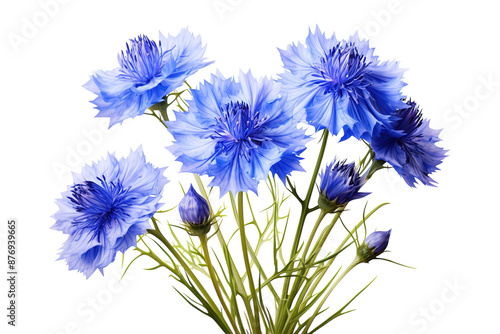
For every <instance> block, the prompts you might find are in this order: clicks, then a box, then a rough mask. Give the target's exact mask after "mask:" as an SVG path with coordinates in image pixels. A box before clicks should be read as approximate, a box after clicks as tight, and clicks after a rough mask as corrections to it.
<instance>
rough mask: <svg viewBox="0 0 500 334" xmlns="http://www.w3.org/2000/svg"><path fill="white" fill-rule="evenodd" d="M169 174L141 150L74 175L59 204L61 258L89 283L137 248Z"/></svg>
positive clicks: (148, 225) (89, 166)
mask: <svg viewBox="0 0 500 334" xmlns="http://www.w3.org/2000/svg"><path fill="white" fill-rule="evenodd" d="M164 170H165V168H155V167H153V165H151V164H150V163H147V162H146V159H145V157H144V154H143V152H142V148H139V149H137V150H136V151H135V152H131V153H130V155H129V156H128V157H127V158H122V159H119V160H118V159H116V158H115V157H114V156H113V155H109V154H108V156H107V157H106V158H104V159H103V160H100V161H99V162H97V163H94V164H92V165H86V166H85V167H84V168H83V169H82V172H81V174H73V181H74V184H73V185H72V186H69V187H68V190H67V191H65V192H63V193H62V198H61V199H58V200H57V205H58V206H59V210H58V211H57V212H56V213H55V214H54V218H55V220H56V223H55V224H54V225H53V226H52V228H53V229H55V230H58V231H62V232H63V233H65V234H68V239H67V241H66V242H65V243H64V245H63V246H62V248H61V252H60V257H59V259H60V260H65V261H66V262H67V264H68V266H69V269H70V270H77V271H79V272H81V273H83V274H84V275H85V276H86V277H87V278H88V277H90V276H91V275H92V274H93V273H94V272H95V270H96V269H99V270H100V271H101V273H102V272H103V268H104V267H106V266H107V265H109V264H110V263H111V262H113V261H114V259H115V256H116V253H117V252H122V253H123V252H125V251H126V250H127V249H128V248H130V247H132V246H135V245H136V236H137V235H141V234H144V233H146V229H147V228H149V227H150V224H149V219H150V218H151V217H152V216H153V214H154V213H155V212H156V211H157V210H158V208H159V207H160V206H161V204H159V203H158V202H159V200H160V198H161V193H162V190H163V187H164V185H165V184H166V183H167V182H168V181H167V179H166V178H165V177H164V176H163V171H164Z"/></svg>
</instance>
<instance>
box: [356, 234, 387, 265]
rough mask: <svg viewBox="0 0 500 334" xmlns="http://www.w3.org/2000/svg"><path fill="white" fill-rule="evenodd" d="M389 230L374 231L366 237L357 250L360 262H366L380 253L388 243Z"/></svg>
mask: <svg viewBox="0 0 500 334" xmlns="http://www.w3.org/2000/svg"><path fill="white" fill-rule="evenodd" d="M391 231H392V230H389V231H385V232H384V231H376V232H373V233H372V234H370V235H369V236H368V237H366V239H365V242H363V244H362V245H360V246H359V247H358V250H357V253H358V258H359V260H360V262H365V263H368V262H369V261H371V260H373V259H374V258H376V257H377V256H379V255H380V254H382V253H383V252H384V251H385V249H386V248H387V245H388V244H389V237H390V236H391Z"/></svg>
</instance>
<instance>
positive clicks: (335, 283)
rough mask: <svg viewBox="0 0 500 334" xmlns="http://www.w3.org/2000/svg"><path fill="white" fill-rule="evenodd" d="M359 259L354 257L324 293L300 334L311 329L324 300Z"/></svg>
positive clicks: (305, 333) (304, 333)
mask: <svg viewBox="0 0 500 334" xmlns="http://www.w3.org/2000/svg"><path fill="white" fill-rule="evenodd" d="M359 263H360V262H359V259H358V257H357V256H356V258H354V260H353V261H352V263H351V264H350V265H349V267H347V268H346V270H344V272H343V273H342V274H341V275H340V276H339V277H338V278H337V279H336V280H335V282H334V283H333V285H332V286H331V287H330V289H329V290H328V292H327V293H326V295H325V296H324V297H323V299H322V300H321V302H320V303H319V305H318V307H317V308H316V310H314V313H313V315H312V316H311V317H310V318H309V320H308V321H307V325H306V327H305V328H304V330H303V331H302V334H307V331H308V330H309V328H310V327H311V325H312V323H313V321H314V319H315V318H316V316H317V315H318V313H319V312H320V311H321V308H322V307H323V304H324V303H325V302H326V300H327V299H328V297H329V296H330V294H331V293H332V291H333V290H334V289H335V288H336V287H337V285H338V284H339V283H340V281H342V279H343V278H344V277H345V276H346V275H347V274H348V273H349V272H350V271H351V270H352V269H353V268H354V267H356V266H357V265H358V264H359Z"/></svg>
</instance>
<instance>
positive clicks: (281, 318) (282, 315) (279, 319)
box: [276, 129, 329, 328]
mask: <svg viewBox="0 0 500 334" xmlns="http://www.w3.org/2000/svg"><path fill="white" fill-rule="evenodd" d="M328 135H329V133H328V130H327V129H325V130H323V133H322V136H323V142H322V144H321V148H320V151H319V154H318V160H317V161H316V166H315V167H314V172H313V175H312V177H311V182H310V183H309V188H308V190H307V194H306V197H305V199H304V201H303V202H302V211H301V213H300V218H299V222H298V225H297V232H296V233H295V239H294V241H293V246H292V250H291V252H290V261H291V260H292V259H293V258H294V257H295V256H296V253H297V249H298V247H299V243H300V237H301V235H302V230H303V229H304V223H305V220H306V217H307V214H308V213H309V202H310V201H311V196H312V192H313V190H314V185H315V183H316V178H317V177H318V172H319V168H320V166H321V162H322V161H323V156H324V154H325V150H326V144H327V141H328ZM292 267H293V265H292ZM292 269H293V268H292ZM290 279H291V277H290V276H288V277H286V278H285V283H284V284H283V291H282V294H281V302H280V305H279V310H278V314H277V316H276V325H277V326H276V328H281V327H280V325H281V324H284V322H285V320H286V316H287V313H288V309H285V307H286V305H287V299H288V288H289V287H290Z"/></svg>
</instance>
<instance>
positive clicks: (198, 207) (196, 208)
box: [179, 185, 210, 225]
mask: <svg viewBox="0 0 500 334" xmlns="http://www.w3.org/2000/svg"><path fill="white" fill-rule="evenodd" d="M179 214H180V215H181V219H182V221H183V222H184V223H188V224H193V225H202V224H204V223H206V222H207V221H208V220H209V218H210V208H209V206H208V203H207V201H206V199H204V198H203V197H201V196H200V195H199V194H198V193H197V192H196V190H194V188H193V185H191V186H190V187H189V190H188V191H187V193H186V195H184V197H183V198H182V200H181V202H180V203H179Z"/></svg>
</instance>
